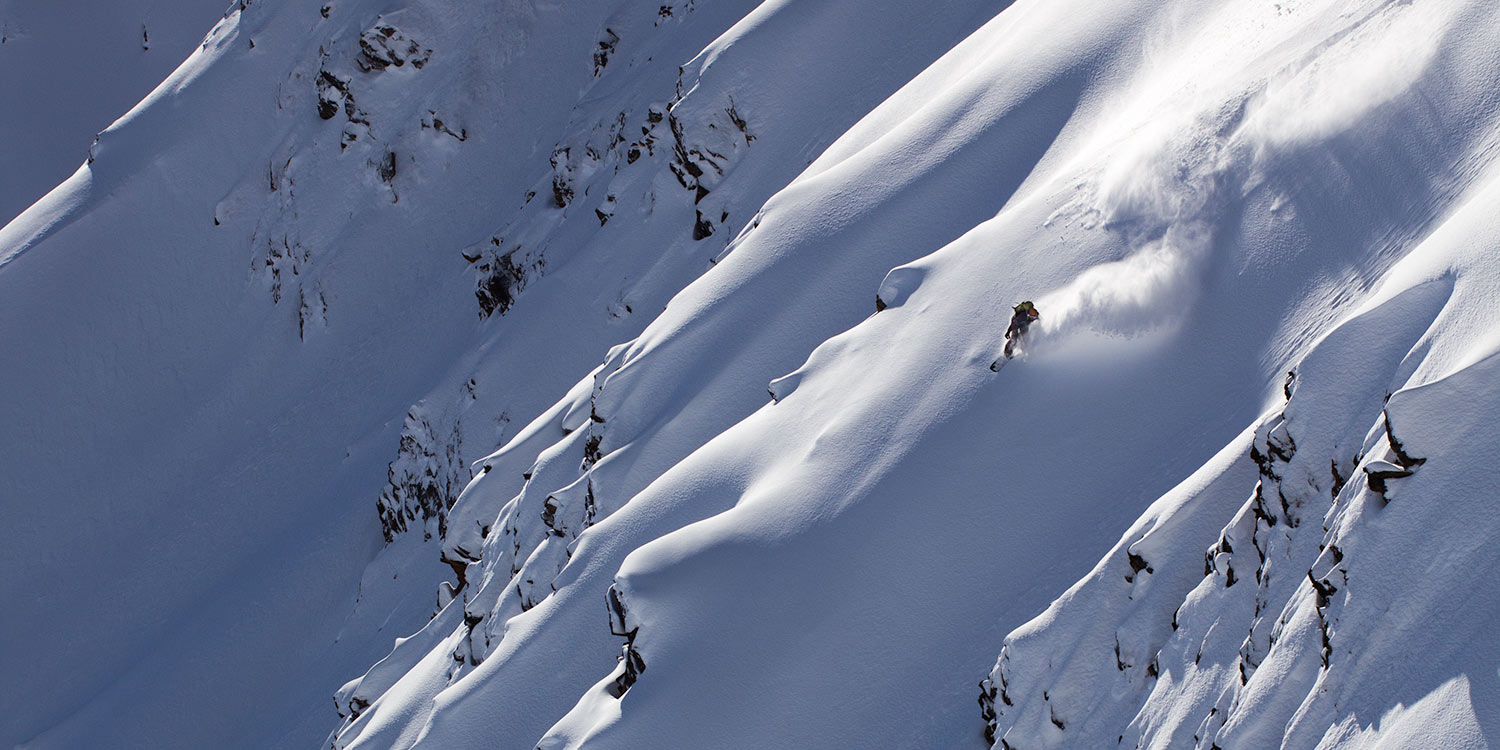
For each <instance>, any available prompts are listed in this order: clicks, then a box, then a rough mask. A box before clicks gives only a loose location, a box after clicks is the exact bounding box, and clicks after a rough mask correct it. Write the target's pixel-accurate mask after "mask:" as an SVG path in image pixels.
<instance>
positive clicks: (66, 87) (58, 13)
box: [0, 0, 228, 224]
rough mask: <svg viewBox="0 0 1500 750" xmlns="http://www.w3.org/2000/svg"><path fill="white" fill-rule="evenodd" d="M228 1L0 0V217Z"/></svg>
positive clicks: (53, 179) (58, 174)
mask: <svg viewBox="0 0 1500 750" xmlns="http://www.w3.org/2000/svg"><path fill="white" fill-rule="evenodd" d="M227 4H228V3H227V0H112V2H105V3H89V4H85V3H80V2H76V1H75V2H47V1H46V0H0V101H4V103H5V104H4V106H3V107H0V143H3V144H5V146H4V149H3V152H0V153H3V156H0V224H4V223H5V222H8V221H10V220H11V219H13V218H15V216H16V215H17V214H19V213H21V212H22V211H24V210H25V209H26V207H27V206H29V205H31V204H32V203H34V202H35V201H36V200H37V199H38V198H40V197H42V196H43V195H45V194H46V193H47V191H48V190H51V189H52V187H53V186H55V185H57V183H59V182H61V181H62V180H63V179H64V178H66V177H67V176H68V175H69V174H72V173H73V171H74V170H76V169H77V168H78V165H79V164H81V163H83V160H84V157H85V155H86V154H87V149H88V146H89V143H90V142H91V141H92V140H93V138H94V136H95V135H96V134H97V133H98V132H99V131H101V130H103V129H105V128H106V127H108V125H109V124H110V123H111V122H113V121H114V120H115V118H117V117H119V116H120V115H122V114H124V113H125V111H126V110H128V109H130V107H131V105H133V104H135V103H136V102H138V101H140V99H141V97H143V96H145V95H146V94H147V93H149V92H150V91H151V89H152V88H154V87H155V86H156V84H158V83H160V82H161V80H162V79H163V78H165V77H166V76H167V74H168V73H171V72H172V69H173V68H176V67H177V65H178V64H179V63H181V62H182V60H183V58H185V57H187V56H188V53H190V52H192V51H193V48H194V47H195V46H196V45H197V44H198V43H199V42H200V41H202V39H203V34H204V33H205V32H207V31H208V29H209V27H211V26H213V24H214V22H215V21H217V20H218V19H219V17H220V15H222V13H223V11H224V6H225V5H227Z"/></svg>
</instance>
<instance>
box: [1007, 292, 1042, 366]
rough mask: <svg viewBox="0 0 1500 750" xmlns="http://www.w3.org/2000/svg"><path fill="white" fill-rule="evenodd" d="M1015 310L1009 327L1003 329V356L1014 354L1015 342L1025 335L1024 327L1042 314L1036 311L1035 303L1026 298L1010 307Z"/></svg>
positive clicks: (1028, 325) (1012, 355) (1009, 356)
mask: <svg viewBox="0 0 1500 750" xmlns="http://www.w3.org/2000/svg"><path fill="white" fill-rule="evenodd" d="M1012 309H1013V310H1014V311H1015V312H1014V313H1013V314H1012V315H1011V316H1010V327H1009V328H1007V329H1005V358H1006V359H1010V358H1011V357H1014V356H1015V351H1016V342H1018V341H1020V340H1021V337H1022V336H1025V335H1026V329H1027V328H1028V327H1030V326H1031V324H1032V323H1035V322H1036V319H1037V318H1040V317H1042V314H1041V313H1039V312H1037V310H1036V305H1033V304H1031V300H1026V301H1025V302H1022V303H1021V304H1019V305H1016V306H1015V307H1014V308H1012Z"/></svg>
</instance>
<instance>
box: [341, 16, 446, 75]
mask: <svg viewBox="0 0 1500 750" xmlns="http://www.w3.org/2000/svg"><path fill="white" fill-rule="evenodd" d="M431 57H432V50H430V49H427V48H425V47H423V46H422V45H420V44H418V43H417V42H416V41H415V40H412V39H408V38H407V36H406V34H404V33H402V32H401V30H400V29H398V28H396V27H395V26H392V25H390V24H388V23H382V22H377V23H376V24H375V25H374V26H372V27H370V28H369V29H366V30H365V31H364V33H362V34H360V35H359V56H358V57H356V58H355V62H356V63H358V64H359V67H360V69H361V70H363V71H365V72H367V73H369V72H378V71H382V70H385V69H386V68H388V67H397V68H399V67H402V66H404V65H406V64H407V63H411V66H412V67H413V68H416V69H418V70H420V69H421V68H422V66H423V65H426V64H427V61H428V59H430V58H431Z"/></svg>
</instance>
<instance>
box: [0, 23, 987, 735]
mask: <svg viewBox="0 0 1500 750" xmlns="http://www.w3.org/2000/svg"><path fill="white" fill-rule="evenodd" d="M862 7H863V6H859V5H856V4H848V5H845V6H844V7H842V8H838V9H831V8H821V9H813V10H812V11H811V13H812V16H813V17H815V18H817V19H820V21H819V23H820V25H813V26H807V27H805V28H804V24H803V23H802V21H803V20H806V18H804V17H801V16H799V17H797V18H794V19H793V20H794V21H795V22H794V23H790V24H789V23H788V22H787V16H786V15H784V14H780V13H777V12H774V11H773V10H767V11H762V12H760V13H759V14H758V15H757V16H754V17H752V18H750V19H749V20H748V21H746V22H745V23H744V24H743V26H742V32H740V33H739V34H737V35H736V37H735V39H736V40H738V41H737V47H736V48H735V49H728V47H729V45H728V44H727V43H726V44H724V45H721V48H719V49H716V50H715V51H714V52H713V57H714V59H716V60H722V61H724V62H722V63H720V64H719V65H718V66H717V70H714V68H715V66H714V65H711V64H710V62H711V61H710V60H709V59H708V55H707V54H704V55H701V56H700V55H699V54H698V53H699V52H700V50H703V49H704V48H705V45H707V44H709V42H711V41H713V40H714V38H715V37H717V36H719V35H720V34H721V33H722V32H724V31H725V30H726V29H728V28H729V27H730V26H732V25H734V24H735V23H736V22H739V21H741V19H742V18H744V17H745V14H746V13H748V12H750V11H751V10H752V9H753V8H754V5H753V4H750V3H742V4H734V3H720V4H715V5H713V6H711V7H697V6H696V4H695V3H692V2H688V3H678V4H674V5H663V6H652V7H650V8H643V7H636V6H634V5H632V4H624V3H621V4H613V5H610V4H597V3H590V4H582V5H579V6H578V7H572V6H550V5H549V6H542V7H537V6H534V5H533V4H530V3H511V4H503V5H501V6H498V7H496V8H493V9H489V10H486V11H484V12H483V13H481V14H479V15H477V16H476V15H474V14H473V13H470V12H456V11H455V10H454V9H452V8H449V7H447V6H446V5H444V4H441V3H435V2H429V3H408V4H405V5H404V6H403V7H396V6H393V5H391V4H389V3H357V2H346V3H333V4H329V5H327V6H325V7H322V8H318V7H300V6H297V7H293V6H292V5H290V4H275V3H271V4H265V3H243V4H237V5H235V6H233V7H231V9H230V12H229V13H228V14H227V15H226V16H225V18H224V20H223V21H222V22H221V23H220V24H219V25H218V26H217V27H215V28H214V29H213V31H212V32H211V33H210V34H209V36H208V38H207V39H206V40H205V43H204V44H203V45H202V47H201V49H200V50H199V51H198V52H197V53H195V54H194V56H193V57H192V58H190V59H189V60H188V62H187V63H186V64H184V65H183V66H182V67H181V68H180V69H178V70H177V71H176V72H175V73H174V74H173V75H172V77H171V78H169V79H168V80H167V81H166V82H165V83H163V85H162V86H160V87H159V88H158V89H157V90H156V91H155V92H154V93H153V94H152V96H151V97H149V98H148V99H147V100H146V101H144V102H142V103H141V104H140V105H139V106H137V107H136V108H135V109H134V110H133V111H132V112H131V113H130V114H129V115H127V116H126V117H124V118H121V119H120V120H119V121H118V122H117V123H116V124H115V125H114V126H112V127H111V128H110V129H109V130H108V131H106V132H105V133H103V134H101V136H100V138H99V140H98V142H97V143H96V144H95V146H94V148H93V149H92V150H91V152H90V160H89V163H88V164H86V165H85V167H84V168H83V169H81V170H80V171H79V172H78V173H77V174H75V175H74V177H73V178H72V179H70V180H69V181H68V182H67V183H65V184H64V185H62V186H61V187H60V188H59V189H58V190H56V191H54V192H53V193H52V194H51V195H49V196H48V197H47V198H46V199H44V200H43V201H41V202H40V203H38V204H37V205H36V206H34V207H33V208H32V209H30V210H29V211H28V212H26V213H25V214H24V215H22V216H21V217H19V218H18V219H17V220H16V221H14V222H12V223H11V224H9V225H8V226H7V227H5V229H4V230H3V232H0V259H3V261H0V286H3V287H4V291H3V294H0V298H3V302H0V307H3V312H4V316H3V317H4V320H5V323H3V324H0V325H3V330H0V335H3V337H4V339H5V341H6V348H7V352H8V355H9V356H12V357H14V359H13V360H12V361H15V362H27V363H28V367H26V368H6V370H5V372H3V373H0V379H3V382H0V385H3V387H4V392H6V393H10V394H24V397H23V398H13V399H7V400H6V401H5V403H4V404H3V406H0V408H3V414H0V417H3V419H4V422H5V423H6V424H7V425H10V426H12V432H11V434H12V435H13V436H14V439H13V440H9V441H7V445H6V448H7V450H6V451H5V456H4V458H3V459H0V461H3V468H4V472H3V473H4V475H5V477H6V479H5V482H6V487H5V491H4V492H3V499H4V502H5V506H6V509H7V513H8V515H9V517H11V518H13V519H15V521H16V523H15V524H14V525H12V526H11V527H10V528H9V529H8V531H7V532H6V537H5V544H4V545H3V546H4V548H5V552H4V553H3V554H4V567H5V570H6V571H7V575H6V576H5V580H4V583H3V586H4V591H3V592H0V593H3V595H4V596H5V598H6V601H9V602H15V603H16V604H17V607H16V610H15V611H16V612H18V613H19V616H17V617H14V618H8V619H7V622H6V625H5V635H6V638H5V643H6V645H5V647H4V648H5V653H4V657H5V658H4V660H5V663H6V664H7V665H13V668H8V669H7V670H6V672H7V677H6V679H5V680H4V681H3V683H0V691H3V700H4V703H5V704H6V705H7V706H11V707H14V710H11V711H7V712H6V716H5V719H4V720H3V722H0V741H3V742H6V743H11V744H14V743H17V742H23V741H24V742H27V743H28V746H32V747H75V746H87V745H98V744H99V743H100V742H102V741H104V740H102V739H101V738H108V743H109V744H110V745H111V746H116V747H130V746H152V747H156V746H159V743H160V741H161V740H160V738H162V737H168V736H170V737H174V738H176V740H175V741H176V742H178V743H180V744H181V745H183V746H202V745H203V744H210V743H211V744H225V743H226V742H227V743H230V744H235V745H239V746H245V747H266V746H270V745H276V746H302V745H305V744H307V743H309V742H316V741H317V739H318V738H319V737H321V736H322V735H323V734H324V733H326V731H327V724H328V720H329V718H330V716H331V715H330V714H329V713H328V709H327V703H326V700H327V696H328V695H329V693H331V692H333V690H334V688H336V687H337V685H338V684H339V683H340V682H342V681H344V680H346V679H347V678H348V677H349V676H351V675H355V674H358V673H359V672H360V671H362V670H363V669H364V667H365V666H367V665H369V664H370V663H372V662H373V661H375V660H376V659H377V658H378V656H379V655H380V654H381V653H383V652H384V651H385V650H386V649H388V648H389V644H390V642H391V641H390V639H391V638H392V637H393V636H404V635H407V634H409V633H411V632H412V631H414V630H416V629H417V628H418V627H419V626H420V624H421V623H422V622H423V621H424V620H425V619H426V618H427V617H428V616H429V615H430V614H431V612H432V607H433V605H434V591H435V589H437V588H438V585H437V584H438V582H439V581H440V580H441V579H442V578H443V577H444V576H445V574H448V573H449V568H448V567H446V566H443V565H442V564H441V563H440V561H439V558H440V554H441V550H440V548H439V546H438V544H437V542H440V541H443V532H444V530H445V528H446V523H445V522H446V520H447V519H446V511H447V506H448V505H451V504H452V502H453V496H454V495H456V493H457V491H458V489H460V488H461V487H462V486H463V484H464V483H465V482H467V481H468V479H469V476H470V467H469V465H468V464H469V461H471V460H473V459H475V458H479V457H482V456H483V455H485V454H486V453H488V452H489V451H491V450H493V449H494V448H495V447H496V446H497V445H499V444H500V443H502V442H504V441H506V440H507V439H508V438H510V437H511V436H512V435H514V433H515V431H516V426H517V425H520V424H524V423H526V422H527V421H529V420H530V419H531V418H532V417H533V416H535V415H536V414H538V413H540V412H542V411H543V410H544V408H545V406H546V405H547V404H548V403H551V402H552V401H553V400H555V399H556V398H558V396H559V395H561V394H563V393H565V392H566V391H567V384H568V383H570V382H572V381H573V380H574V379H576V378H577V377H578V375H579V374H581V373H583V372H586V371H587V369H588V367H590V366H592V364H593V363H596V362H597V361H598V359H599V358H600V356H601V355H602V354H603V353H604V351H605V350H606V349H607V348H608V346H609V345H610V344H613V343H615V342H617V341H619V340H622V339H628V338H630V337H631V336H633V335H634V334H635V333H637V332H638V331H639V330H640V328H641V327H643V326H644V325H645V324H646V323H647V322H649V314H638V313H637V311H640V312H641V313H650V312H651V311H654V310H659V309H661V307H662V306H663V305H664V304H665V302H666V300H667V298H668V297H669V296H670V295H671V294H672V293H674V292H675V291H677V290H678V289H680V288H681V287H682V286H683V285H684V284H686V283H687V282H688V281H689V280H691V279H692V278H694V277H696V276H697V275H699V274H701V273H702V272H703V271H704V270H706V269H708V268H710V267H711V265H712V262H713V260H714V259H715V257H716V256H717V255H719V254H720V253H721V252H722V251H723V250H724V247H725V245H726V243H727V242H728V241H729V240H730V239H731V238H732V236H733V233H734V231H736V230H737V229H738V228H739V227H741V226H743V225H744V223H745V222H746V221H748V220H749V219H750V218H751V215H752V214H753V210H754V208H755V207H756V206H759V205H760V203H761V202H763V201H764V199H765V197H766V196H769V195H770V194H771V193H772V192H774V191H775V190H776V189H778V188H779V187H781V186H782V185H784V184H785V183H786V181H787V180H789V179H790V178H791V177H792V176H793V175H795V174H796V172H797V171H798V170H800V169H801V168H802V167H803V166H804V165H805V163H806V161H807V160H810V159H811V157H812V155H814V154H816V153H817V152H818V151H820V150H821V149H822V147H823V146H824V145H826V143H827V142H829V141H830V140H831V139H833V138H834V137H836V136H837V135H838V134H839V133H840V132H842V131H843V130H844V129H846V128H847V127H848V126H849V125H850V124H851V123H853V122H854V121H855V120H857V119H858V117H859V116H860V115H861V114H862V113H864V112H866V111H868V109H869V108H871V107H873V106H874V105H875V104H876V103H878V102H879V101H880V100H881V99H882V98H883V97H885V96H886V95H888V94H889V93H890V92H891V91H893V90H894V89H895V88H896V87H897V86H899V85H900V84H901V83H903V82H904V81H905V80H907V79H908V78H909V77H910V76H911V75H912V74H914V73H915V72H916V71H918V70H920V69H921V68H922V67H923V66H925V65H926V64H927V63H928V62H930V61H931V60H932V59H933V58H935V57H937V56H938V55H939V54H941V53H942V52H943V51H944V50H945V49H947V48H948V47H950V46H951V45H952V44H953V42H954V41H955V40H956V39H958V38H960V37H962V36H963V34H964V33H966V32H967V31H968V30H969V29H970V28H972V24H973V23H975V22H977V21H978V20H980V19H979V18H977V17H974V16H973V13H972V7H971V6H969V5H964V4H957V5H954V6H953V7H952V8H951V9H948V10H944V11H941V12H938V13H931V12H923V13H922V14H921V17H922V18H923V20H925V21H926V26H925V29H924V30H923V31H922V32H921V33H920V34H916V35H912V34H910V33H908V31H909V29H908V26H909V24H906V23H905V22H906V21H908V20H910V19H911V17H902V16H900V15H894V16H892V17H891V18H889V19H884V20H882V21H880V22H878V23H869V24H864V25H863V26H862V27H861V28H860V29H858V32H859V33H851V34H850V36H851V41H850V43H849V44H848V45H846V47H844V48H833V49H830V50H828V51H827V52H826V53H825V54H824V56H823V58H822V59H823V65H824V66H825V68H826V70H827V73H826V75H825V77H824V80H821V81H819V82H817V84H816V85H800V86H799V85H786V84H787V83H788V82H789V81H792V80H793V79H794V78H795V77H796V76H797V75H799V73H798V72H797V71H798V66H800V65H804V64H810V63H812V62H814V61H816V60H817V59H818V58H817V55H815V54H801V53H800V51H801V50H803V49H804V48H811V47H812V46H813V45H814V42H815V40H816V35H819V34H824V33H827V32H829V31H830V30H831V29H835V28H845V31H844V32H842V33H850V32H849V31H848V29H847V24H849V23H850V22H851V21H853V20H854V19H855V17H856V15H857V14H858V12H859V11H860V10H861V9H862ZM476 21H477V22H476ZM755 29H764V30H763V31H760V32H759V33H758V34H755V33H751V32H752V31H754V30H755ZM757 39H759V40H762V41H756V40H757ZM889 49H897V50H899V52H900V54H899V55H896V56H895V57H893V58H892V59H890V60H888V61H886V62H884V63H882V64H881V65H880V66H877V68H875V69H866V70H860V69H854V68H849V67H847V66H843V65H842V61H843V60H844V59H845V58H844V57H843V55H844V54H855V53H857V54H862V55H865V56H869V57H875V56H877V55H878V54H879V53H881V52H882V51H885V50H889ZM792 52H798V53H799V54H798V55H793V54H792ZM695 56H696V57H698V59H697V60H696V61H694V62H693V63H692V69H691V70H690V71H684V70H682V69H681V68H680V66H682V65H684V64H686V63H688V62H689V61H692V60H694V58H695ZM752 65H753V66H758V69H759V70H760V71H761V72H762V73H763V74H764V77H765V78H766V79H767V83H768V85H765V86H756V85H750V84H749V83H747V82H746V81H745V80H744V79H743V78H742V76H743V75H744V73H745V69H749V68H751V67H752ZM742 68H743V69H742ZM718 71H725V72H724V73H721V72H718ZM773 83H774V85H769V84H773ZM752 107H753V108H755V111H753V112H752V111H751V108H752ZM669 108H670V112H669V111H668V109H669ZM820 108H821V109H820ZM813 110H817V111H820V112H821V114H820V115H819V116H816V117H801V116H799V117H791V116H788V115H787V113H789V112H804V111H813ZM751 143H753V144H754V147H753V148H751V147H750V144H751ZM762 154H764V156H761V155H762ZM731 171H732V172H733V173H734V174H733V175H731V174H730V172H731ZM742 204H743V205H745V206H747V208H744V209H741V208H740V206H741V205H742ZM616 214H618V215H619V216H620V218H621V220H618V221H613V222H611V221H610V219H611V217H613V216H615V215H616ZM522 300H524V303H523V302H522ZM398 445H399V447H398ZM85 457H86V458H85ZM393 457H394V458H395V460H394V461H392V460H391V459H392V458H393ZM387 462H390V463H389V467H388V466H387ZM377 499H378V503H377ZM377 504H378V511H379V512H378V515H377V514H376V513H375V512H373V511H372V510H371V506H374V505H377ZM476 530H477V529H476V528H474V527H472V526H467V527H466V529H465V531H466V533H467V534H473V533H474V532H475V531H476ZM382 537H384V540H382ZM428 537H431V538H432V539H433V540H434V541H433V543H432V544H431V545H430V546H427V545H426V544H425V543H424V539H426V538H428ZM382 541H386V542H389V546H387V547H385V548H384V550H383V551H381V547H380V545H381V542H382ZM453 548H454V549H460V548H461V540H460V542H459V543H455V544H454V545H453ZM367 563H369V567H368V568H366V564H367ZM77 602H87V603H88V606H89V607H90V609H91V610H92V612H93V615H92V616H91V617H88V618H77V617H73V616H71V615H70V612H71V611H72V610H73V609H74V608H75V604H74V603H77ZM205 655H211V657H205ZM291 676H295V678H292V677H291ZM592 679H593V677H592V673H590V676H589V677H588V678H587V679H585V680H583V681H582V682H581V683H580V684H579V685H577V686H575V687H573V688H570V690H571V692H569V693H566V694H565V697H563V698H559V699H558V700H557V703H556V705H555V706H553V707H552V709H551V711H552V712H553V716H552V717H551V718H542V717H539V718H538V719H536V721H539V722H540V724H539V725H537V726H536V727H534V728H531V729H528V730H527V731H528V732H530V733H532V734H533V735H538V734H540V732H541V731H542V730H543V729H545V727H546V726H547V725H548V724H550V723H551V721H553V720H555V719H556V718H557V717H559V716H561V715H562V713H564V712H565V711H566V709H567V708H568V707H569V706H571V705H572V703H573V702H574V701H575V700H576V696H577V694H578V693H579V692H581V691H582V689H583V688H584V687H585V686H586V685H587V683H588V682H590V681H592ZM289 681H290V682H291V683H293V684H290V685H289ZM268 716H275V717H276V718H275V719H274V720H268V718H267V717H268ZM122 717H125V718H123V719H122ZM210 717H211V718H210Z"/></svg>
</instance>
